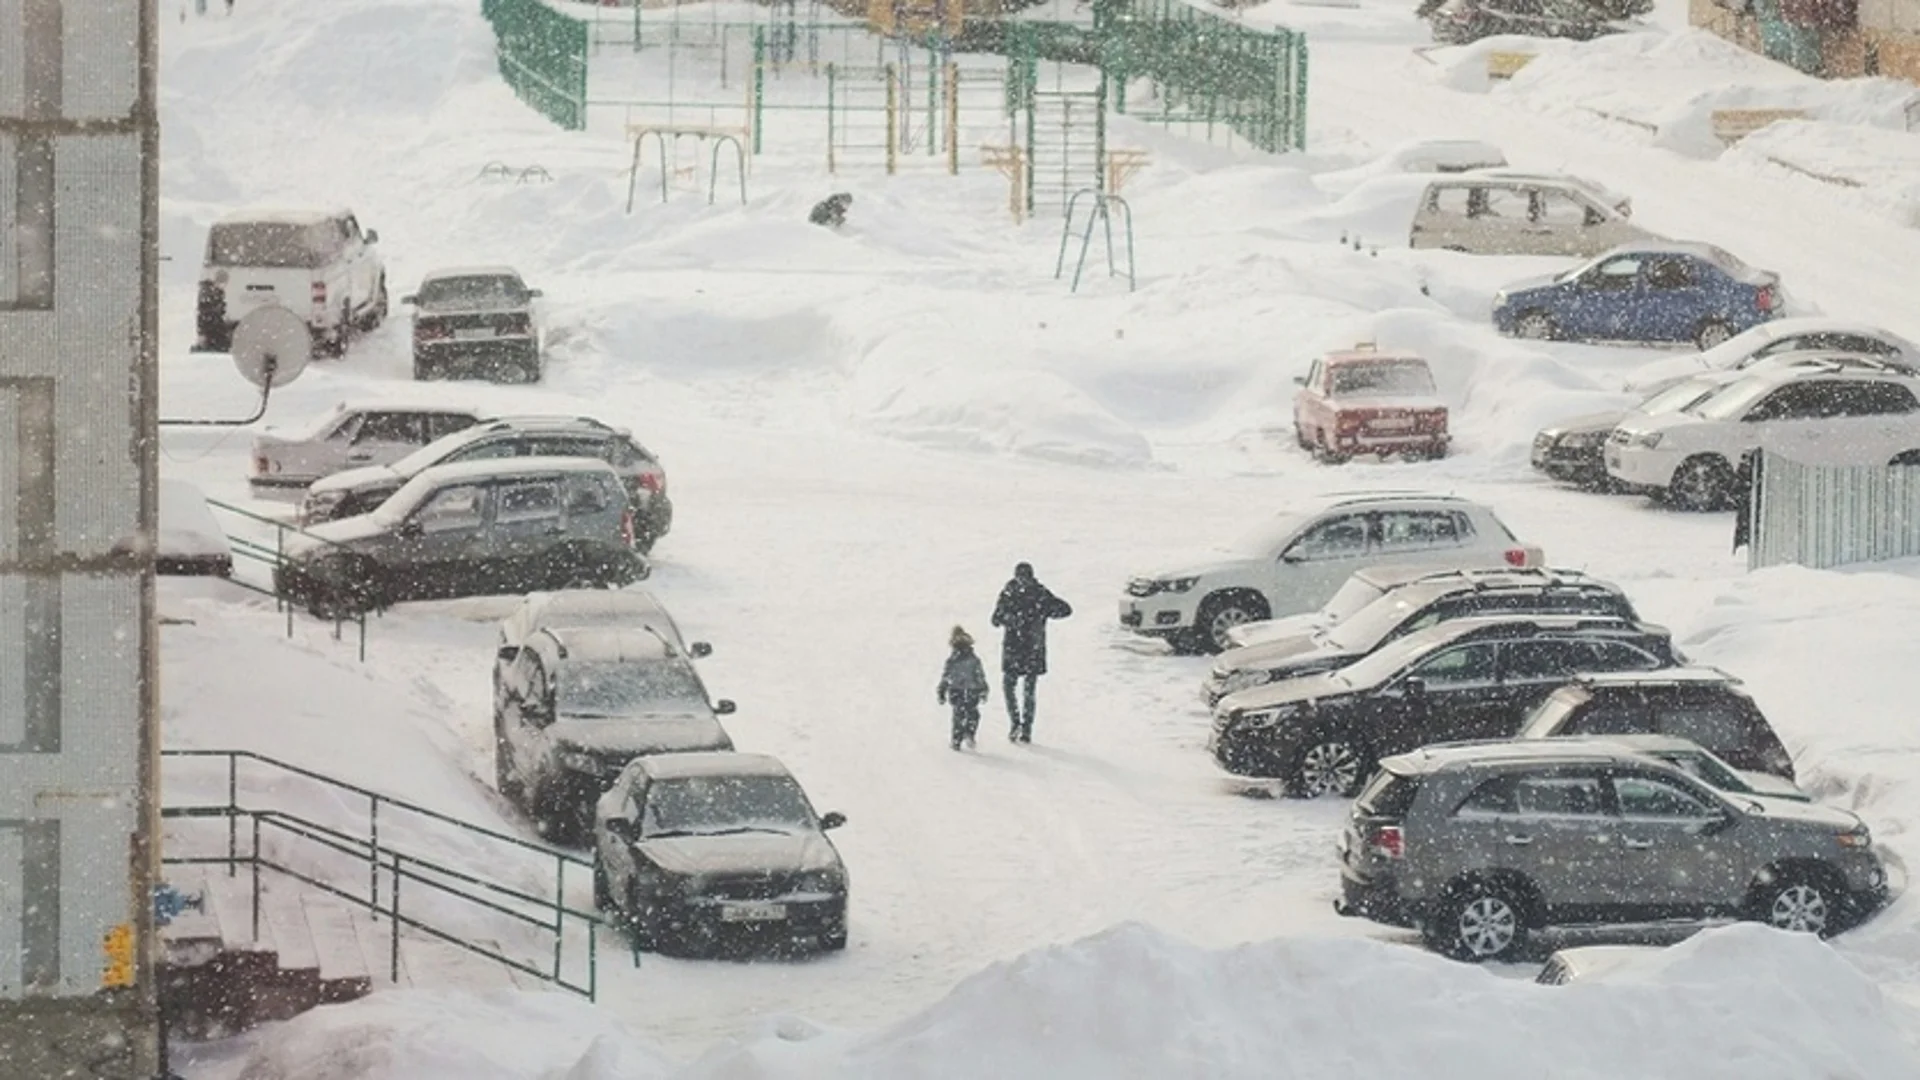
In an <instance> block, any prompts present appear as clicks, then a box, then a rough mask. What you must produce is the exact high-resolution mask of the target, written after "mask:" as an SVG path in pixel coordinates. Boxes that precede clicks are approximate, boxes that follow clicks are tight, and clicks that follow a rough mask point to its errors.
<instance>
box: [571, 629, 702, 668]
mask: <svg viewBox="0 0 1920 1080" xmlns="http://www.w3.org/2000/svg"><path fill="white" fill-rule="evenodd" d="M540 632H541V633H543V634H546V635H547V636H549V637H551V638H553V640H554V641H555V642H557V643H558V644H559V646H560V657H561V659H563V660H628V661H636V662H638V661H649V660H652V661H658V660H667V659H671V658H673V657H676V656H679V655H680V654H679V652H677V651H676V650H675V649H673V648H672V646H670V645H668V644H667V643H666V641H665V640H663V639H662V638H661V636H660V635H658V634H655V633H652V632H650V631H647V630H644V629H633V628H629V627H617V626H548V627H543V628H542V629H541V631H540Z"/></svg>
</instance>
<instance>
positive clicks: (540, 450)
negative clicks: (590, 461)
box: [533, 436, 607, 458]
mask: <svg viewBox="0 0 1920 1080" xmlns="http://www.w3.org/2000/svg"><path fill="white" fill-rule="evenodd" d="M606 453H607V441H606V440H605V439H581V438H562V437H559V436H545V437H542V438H538V439H535V440H533V456H535V457H590V458H599V457H605V456H606Z"/></svg>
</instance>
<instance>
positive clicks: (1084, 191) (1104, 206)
mask: <svg viewBox="0 0 1920 1080" xmlns="http://www.w3.org/2000/svg"><path fill="white" fill-rule="evenodd" d="M1089 195H1091V196H1093V209H1092V211H1091V212H1090V213H1088V214H1087V222H1086V226H1085V227H1084V228H1083V229H1082V230H1081V233H1080V258H1079V259H1078V260H1077V261H1075V262H1074V264H1073V286H1072V288H1071V290H1070V291H1072V292H1079V291H1080V272H1081V271H1083V270H1085V269H1086V268H1087V248H1088V247H1090V246H1092V244H1093V226H1094V223H1095V222H1096V221H1097V222H1099V223H1100V224H1101V225H1102V226H1104V227H1105V235H1106V242H1107V276H1108V277H1110V278H1111V277H1119V276H1120V271H1119V268H1118V267H1117V266H1115V264H1114V258H1113V214H1112V208H1114V207H1119V208H1120V216H1121V220H1122V221H1123V222H1124V223H1125V225H1126V234H1127V291H1128V292H1132V291H1133V287H1134V277H1133V207H1132V206H1129V205H1128V204H1127V200H1125V199H1123V198H1121V197H1120V196H1118V195H1108V194H1106V193H1105V192H1102V191H1100V190H1099V189H1097V188H1081V189H1080V190H1079V191H1076V192H1074V193H1073V196H1072V197H1071V198H1070V199H1068V200H1067V216H1066V220H1064V221H1062V222H1061V223H1060V254H1059V255H1058V256H1057V257H1055V259H1054V260H1053V279H1054V280H1055V281H1058V280H1060V275H1061V274H1062V273H1064V272H1065V271H1066V267H1067V239H1068V237H1070V236H1072V235H1073V214H1074V211H1075V210H1077V209H1078V208H1079V206H1080V200H1081V199H1082V198H1083V197H1085V196H1089Z"/></svg>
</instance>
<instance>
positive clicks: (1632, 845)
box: [1620, 836, 1653, 851]
mask: <svg viewBox="0 0 1920 1080" xmlns="http://www.w3.org/2000/svg"><path fill="white" fill-rule="evenodd" d="M1620 846H1621V847H1623V848H1626V849H1627V850H1628V851H1645V850H1647V849H1648V848H1650V847H1652V846H1653V841H1651V840H1635V839H1634V838H1633V837H1631V836H1629V837H1626V838H1624V839H1622V840H1621V841H1620Z"/></svg>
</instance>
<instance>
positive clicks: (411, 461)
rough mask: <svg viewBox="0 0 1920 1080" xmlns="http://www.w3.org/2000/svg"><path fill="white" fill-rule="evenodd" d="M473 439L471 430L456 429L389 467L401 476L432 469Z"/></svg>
mask: <svg viewBox="0 0 1920 1080" xmlns="http://www.w3.org/2000/svg"><path fill="white" fill-rule="evenodd" d="M472 439H473V436H472V434H471V433H470V432H466V431H456V432H454V433H453V434H451V435H446V436H442V437H441V438H438V439H435V440H434V441H432V442H430V443H428V444H427V445H425V446H423V447H421V448H420V449H418V450H415V451H414V452H413V453H411V454H408V455H406V456H405V457H402V458H400V459H399V460H397V461H395V462H394V463H393V464H391V465H388V466H387V468H389V469H392V470H393V471H394V472H396V473H399V474H400V475H401V476H414V475H416V474H418V473H420V472H421V471H423V470H425V469H430V468H432V467H433V466H435V465H438V464H440V463H441V462H442V461H445V460H446V459H447V458H448V457H449V456H450V455H452V454H453V452H454V451H456V450H458V449H460V448H461V447H463V446H465V445H467V443H469V442H471V441H472Z"/></svg>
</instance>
